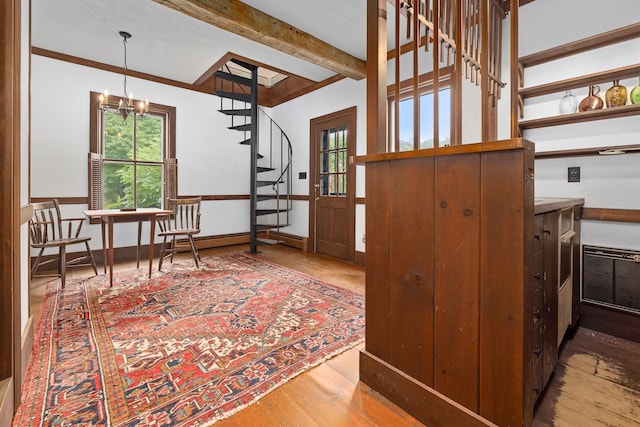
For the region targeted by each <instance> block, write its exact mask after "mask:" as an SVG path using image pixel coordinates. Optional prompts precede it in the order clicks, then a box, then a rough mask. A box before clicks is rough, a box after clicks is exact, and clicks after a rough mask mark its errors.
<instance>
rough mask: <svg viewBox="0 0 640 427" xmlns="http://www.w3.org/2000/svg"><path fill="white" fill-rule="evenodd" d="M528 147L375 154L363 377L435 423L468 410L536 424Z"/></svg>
mask: <svg viewBox="0 0 640 427" xmlns="http://www.w3.org/2000/svg"><path fill="white" fill-rule="evenodd" d="M521 143H522V147H521V148H520V149H506V150H495V151H494V150H492V149H490V147H491V146H492V145H491V143H485V144H477V145H476V144H474V146H475V147H474V148H468V146H465V147H464V149H456V148H455V147H447V148H443V149H439V151H438V154H432V155H424V154H423V155H422V156H419V155H415V156H406V158H403V156H399V155H398V156H396V157H395V158H389V159H388V160H386V159H381V158H380V157H376V158H371V161H370V162H367V218H366V222H367V241H366V243H367V251H366V253H367V265H366V269H367V270H366V277H367V278H366V280H367V288H366V295H367V307H366V310H367V313H366V314H367V336H366V349H365V350H364V352H363V356H362V357H361V361H362V362H361V379H362V380H363V381H364V382H366V383H368V384H369V385H371V386H372V387H373V388H374V389H376V390H377V391H378V392H380V393H382V394H383V395H385V396H387V397H389V398H390V399H392V400H394V401H395V402H396V403H397V404H399V405H400V406H401V407H403V408H405V409H407V410H409V411H410V412H412V414H413V415H414V416H416V417H418V418H419V419H421V421H423V422H425V423H427V424H428V425H442V426H445V425H453V424H450V423H451V422H453V420H454V417H453V416H452V414H454V413H455V414H456V417H457V416H460V415H461V413H465V414H467V412H465V411H467V410H468V411H469V413H476V414H478V415H479V417H478V418H473V422H474V423H476V422H478V420H480V424H481V425H492V424H491V423H492V422H493V423H495V424H497V425H531V422H532V417H533V400H532V394H531V385H532V360H533V359H532V355H533V352H532V343H531V334H532V333H531V331H532V324H533V321H532V318H531V315H530V313H531V312H532V311H531V307H532V297H533V295H532V294H533V292H532V288H531V287H530V286H525V285H526V284H527V283H528V281H527V278H528V276H527V275H528V274H530V264H531V261H532V251H533V243H532V239H533V180H532V175H533V147H532V146H531V145H530V144H528V143H525V142H524V141H521ZM483 147H484V148H483ZM365 157H366V156H365ZM374 157H375V156H374ZM365 161H366V160H365ZM400 390H403V391H400ZM443 396H446V397H443ZM462 407H464V409H462ZM443 408H446V410H445V409H443ZM482 423H485V424H482Z"/></svg>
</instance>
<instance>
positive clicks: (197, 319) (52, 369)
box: [14, 253, 364, 427]
mask: <svg viewBox="0 0 640 427" xmlns="http://www.w3.org/2000/svg"><path fill="white" fill-rule="evenodd" d="M203 261H204V262H203V264H204V267H201V268H200V269H196V268H195V266H194V265H193V263H192V262H184V263H182V264H178V263H176V264H173V266H172V267H168V268H167V269H165V270H167V271H166V272H164V273H160V272H156V273H154V275H153V277H152V278H151V279H149V278H148V277H146V270H145V269H140V270H135V271H132V272H124V273H120V274H116V275H115V276H114V284H113V287H112V288H109V285H108V276H107V275H101V276H97V277H94V278H90V279H86V280H82V281H79V280H78V281H70V282H68V283H67V285H66V287H65V289H63V290H61V289H59V281H57V282H53V283H52V284H51V285H50V288H49V289H48V291H47V292H48V295H47V296H46V297H45V302H44V304H43V308H42V315H41V318H40V321H39V323H38V326H37V330H36V335H35V337H34V348H33V353H32V360H31V363H30V365H29V369H28V372H27V378H26V380H25V388H24V395H23V403H22V405H21V406H20V408H19V410H18V413H17V414H16V418H15V420H14V425H15V426H30V427H31V426H57V425H60V426H63V425H64V426H66V425H73V426H77V425H85V426H148V425H149V426H150V425H153V426H204V425H210V424H212V423H213V422H215V421H216V420H219V419H221V418H224V417H226V416H229V415H230V414H232V413H234V412H235V411H237V410H239V409H241V408H243V407H245V406H246V405H248V404H250V403H252V402H254V401H256V400H257V399H259V398H260V397H262V396H263V395H265V394H266V393H268V392H269V391H271V390H272V389H274V388H275V387H277V386H278V385H280V384H282V383H284V382H286V381H287V380H289V379H290V378H292V377H293V376H295V375H298V374H299V373H301V372H303V371H305V370H307V369H309V368H310V367H312V366H315V365H317V364H319V363H321V362H322V361H324V360H326V359H327V358H329V357H331V356H333V355H336V354H338V353H341V352H343V351H344V350H346V349H348V348H351V347H353V346H355V345H357V344H359V343H361V342H362V341H363V340H364V297H363V296H362V295H360V294H357V293H354V292H352V291H349V290H346V289H341V288H338V287H335V286H332V285H329V284H327V283H324V282H321V281H319V280H317V279H314V278H312V277H309V276H306V275H303V274H301V273H298V272H295V271H293V270H289V269H286V268H284V267H281V266H278V265H276V264H272V263H270V262H266V261H262V260H260V259H258V258H257V257H253V256H250V255H247V254H244V253H235V254H231V255H225V256H222V257H211V258H205V259H203ZM169 269H170V271H169Z"/></svg>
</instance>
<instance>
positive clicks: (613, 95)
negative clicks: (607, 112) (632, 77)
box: [605, 80, 627, 108]
mask: <svg viewBox="0 0 640 427" xmlns="http://www.w3.org/2000/svg"><path fill="white" fill-rule="evenodd" d="M605 99H606V100H607V108H611V107H621V106H623V105H625V104H626V103H627V88H626V87H624V86H620V84H619V81H618V80H614V81H613V86H611V87H610V88H609V90H607V93H606V94H605Z"/></svg>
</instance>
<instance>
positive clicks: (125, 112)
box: [99, 31, 149, 120]
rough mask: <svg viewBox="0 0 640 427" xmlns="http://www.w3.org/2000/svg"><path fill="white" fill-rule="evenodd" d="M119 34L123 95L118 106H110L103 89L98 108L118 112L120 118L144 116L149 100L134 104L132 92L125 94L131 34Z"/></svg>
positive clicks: (107, 93) (107, 92) (106, 92)
mask: <svg viewBox="0 0 640 427" xmlns="http://www.w3.org/2000/svg"><path fill="white" fill-rule="evenodd" d="M119 34H120V36H121V37H122V44H123V45H124V67H123V69H122V70H123V74H124V96H123V97H122V98H121V99H120V102H119V103H118V107H117V108H116V107H112V106H111V105H109V91H107V90H106V89H105V91H104V92H103V93H102V94H101V95H100V98H99V108H100V109H101V110H102V111H110V112H112V113H119V114H120V115H121V116H122V120H127V117H129V114H132V113H133V114H138V115H140V116H144V115H146V114H147V113H148V112H149V100H146V101H140V102H138V104H137V105H135V102H136V101H134V99H133V94H132V93H129V94H127V71H128V69H127V40H128V39H130V38H131V34H130V33H128V32H126V31H120V32H119Z"/></svg>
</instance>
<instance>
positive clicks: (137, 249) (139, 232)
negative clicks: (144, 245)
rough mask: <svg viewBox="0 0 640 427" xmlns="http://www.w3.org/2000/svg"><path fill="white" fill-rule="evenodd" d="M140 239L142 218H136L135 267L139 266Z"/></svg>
mask: <svg viewBox="0 0 640 427" xmlns="http://www.w3.org/2000/svg"><path fill="white" fill-rule="evenodd" d="M141 241H142V220H141V219H140V220H138V246H136V268H140V242H141Z"/></svg>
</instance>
